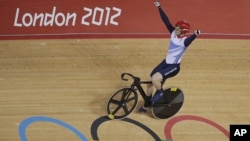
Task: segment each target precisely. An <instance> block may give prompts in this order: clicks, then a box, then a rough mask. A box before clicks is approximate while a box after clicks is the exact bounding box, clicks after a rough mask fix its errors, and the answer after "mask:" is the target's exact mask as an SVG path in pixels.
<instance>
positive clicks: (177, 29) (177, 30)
mask: <svg viewBox="0 0 250 141" xmlns="http://www.w3.org/2000/svg"><path fill="white" fill-rule="evenodd" d="M175 34H176V35H177V36H178V35H181V28H180V27H179V26H176V27H175Z"/></svg>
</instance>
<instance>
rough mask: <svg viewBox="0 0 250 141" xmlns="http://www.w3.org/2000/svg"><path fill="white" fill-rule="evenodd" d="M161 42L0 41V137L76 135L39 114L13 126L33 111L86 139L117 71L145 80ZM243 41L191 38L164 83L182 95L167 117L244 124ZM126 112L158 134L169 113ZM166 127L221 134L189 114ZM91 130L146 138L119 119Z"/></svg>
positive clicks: (202, 136)
mask: <svg viewBox="0 0 250 141" xmlns="http://www.w3.org/2000/svg"><path fill="white" fill-rule="evenodd" d="M168 43H169V40H168V39H64V40H18V41H14V40H10V41H8V40H7V41H0V57H1V59H0V73H1V75H0V96H1V98H0V112H1V116H0V141H19V140H22V139H21V137H24V136H26V137H27V139H28V140H30V141H34V140H35V141H45V140H47V141H48V140H51V141H52V140H53V141H55V140H58V141H59V140H60V141H68V140H71V141H76V140H80V139H79V138H78V137H77V136H76V134H75V132H73V133H72V132H71V131H69V130H68V129H66V128H64V127H62V126H58V125H56V124H53V123H48V122H45V121H43V122H42V121H37V122H34V123H32V124H30V125H29V126H28V127H27V129H26V130H25V131H20V129H19V127H20V126H21V124H22V123H23V121H24V120H26V119H28V118H31V117H34V116H43V117H48V118H53V119H57V121H62V122H64V123H67V124H69V125H71V126H73V127H74V128H76V129H77V130H78V131H80V132H81V133H82V134H83V135H84V136H85V137H86V138H87V139H88V140H92V137H91V131H90V128H91V125H92V123H93V122H94V121H95V120H96V119H98V118H100V117H102V116H105V108H104V107H105V104H106V101H107V99H108V97H109V96H111V94H112V93H113V92H115V91H116V90H118V89H120V88H122V87H125V86H129V85H130V83H129V82H125V81H122V80H121V79H120V75H121V73H123V72H129V73H132V74H134V75H137V76H139V77H141V78H142V79H147V78H148V74H149V73H150V71H151V70H152V68H154V67H155V65H156V64H158V63H159V62H160V61H161V60H162V59H163V57H164V56H165V52H166V47H167V44H168ZM249 44H250V41H249V40H226V39H224V40H215V39H197V40H196V41H195V42H194V43H193V44H192V45H191V46H190V48H189V50H188V51H187V52H186V54H185V56H184V58H183V63H182V69H181V72H180V74H179V75H178V76H176V77H174V78H172V79H169V80H168V81H166V83H165V85H164V87H168V86H173V85H174V86H179V87H180V88H182V90H183V91H184V94H185V102H184V105H183V107H182V109H181V110H180V112H178V113H177V114H176V115H175V116H174V117H177V116H182V115H192V116H198V117H203V118H206V119H208V120H210V121H213V122H215V123H217V124H219V125H220V126H222V127H223V128H224V129H226V130H227V131H228V132H229V125H230V124H249V123H250V113H249V111H250V106H249V101H250V97H249V91H250V87H249V84H250V65H249V62H250V48H249ZM140 99H141V98H140ZM138 107H139V106H138ZM174 117H173V118H174ZM129 118H131V119H133V120H136V121H138V122H140V123H142V124H144V125H145V126H147V127H149V128H150V129H151V130H152V131H154V132H155V133H156V134H157V135H158V136H159V137H160V138H161V139H162V140H166V137H165V131H164V127H165V125H166V123H167V122H168V121H169V119H165V120H157V119H154V118H153V117H152V116H151V113H150V112H149V113H145V114H142V113H138V112H137V111H134V112H133V113H132V114H131V115H130V116H129ZM170 119H171V118H170ZM29 121H30V120H29ZM20 132H25V135H23V134H22V133H20ZM171 133H172V137H173V140H175V141H198V140H199V141H211V140H213V141H227V140H228V136H225V135H224V134H223V133H222V132H220V131H219V130H218V129H216V128H214V127H213V126H211V125H209V124H206V123H204V122H199V121H195V120H188V121H183V122H180V123H178V124H176V125H175V126H174V127H173V129H172V131H171ZM98 137H99V139H100V140H102V141H117V140H119V141H122V140H124V141H125V140H126V141H127V140H129V141H130V140H131V141H132V140H136V141H138V140H145V141H150V140H153V139H152V137H151V136H150V135H149V134H148V133H147V132H146V131H144V130H143V129H141V128H139V127H138V126H135V125H132V124H129V123H126V122H122V121H120V120H112V121H107V122H105V123H103V124H101V125H100V127H99V128H98Z"/></svg>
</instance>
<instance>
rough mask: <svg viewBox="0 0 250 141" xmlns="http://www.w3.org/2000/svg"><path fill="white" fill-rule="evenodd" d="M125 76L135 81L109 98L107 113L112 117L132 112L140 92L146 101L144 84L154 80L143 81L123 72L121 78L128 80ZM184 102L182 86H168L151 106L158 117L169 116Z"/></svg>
mask: <svg viewBox="0 0 250 141" xmlns="http://www.w3.org/2000/svg"><path fill="white" fill-rule="evenodd" d="M125 77H130V78H131V79H132V80H133V82H132V84H131V85H130V87H125V88H121V89H120V90H118V91H116V92H115V93H114V94H113V95H112V96H111V97H110V98H109V99H108V102H107V105H106V113H107V116H108V117H109V118H110V119H123V118H125V117H127V116H128V115H129V114H131V113H132V112H133V111H134V109H135V108H136V106H137V104H138V100H139V98H138V93H139V94H140V95H141V96H142V98H143V100H144V102H146V101H147V100H148V96H147V95H146V93H145V91H144V89H143V87H142V84H152V82H151V81H141V79H140V78H139V77H136V76H134V75H132V74H130V73H122V75H121V79H122V80H124V81H128V79H126V78H125ZM183 102H184V95H183V92H182V90H181V89H180V88H178V87H169V88H166V89H164V95H163V96H162V98H161V99H160V100H159V101H156V102H155V103H154V104H153V105H151V106H150V108H151V109H152V115H153V116H154V117H155V118H157V119H166V118H169V117H171V116H173V115H175V114H176V113H177V112H178V111H179V110H180V109H181V107H182V105H183Z"/></svg>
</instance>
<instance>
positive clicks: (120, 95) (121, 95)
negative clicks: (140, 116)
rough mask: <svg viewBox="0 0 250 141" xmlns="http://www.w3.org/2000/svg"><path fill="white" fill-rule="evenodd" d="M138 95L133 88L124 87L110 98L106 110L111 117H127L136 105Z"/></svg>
mask: <svg viewBox="0 0 250 141" xmlns="http://www.w3.org/2000/svg"><path fill="white" fill-rule="evenodd" d="M137 103H138V95H137V93H136V91H135V90H134V89H132V88H122V89H120V90H118V91H117V92H115V93H114V94H113V95H112V96H111V98H110V99H109V100H108V103H107V105H106V112H107V115H108V117H109V118H110V119H122V118H125V117H127V116H128V115H129V114H130V113H131V112H132V111H133V110H134V109H135V107H136V105H137Z"/></svg>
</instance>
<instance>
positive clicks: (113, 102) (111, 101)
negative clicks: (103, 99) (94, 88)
mask: <svg viewBox="0 0 250 141" xmlns="http://www.w3.org/2000/svg"><path fill="white" fill-rule="evenodd" d="M110 103H112V104H116V105H119V104H120V103H121V101H118V100H115V99H110Z"/></svg>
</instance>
